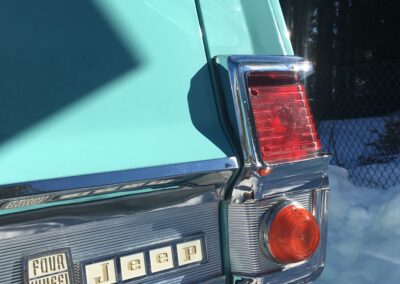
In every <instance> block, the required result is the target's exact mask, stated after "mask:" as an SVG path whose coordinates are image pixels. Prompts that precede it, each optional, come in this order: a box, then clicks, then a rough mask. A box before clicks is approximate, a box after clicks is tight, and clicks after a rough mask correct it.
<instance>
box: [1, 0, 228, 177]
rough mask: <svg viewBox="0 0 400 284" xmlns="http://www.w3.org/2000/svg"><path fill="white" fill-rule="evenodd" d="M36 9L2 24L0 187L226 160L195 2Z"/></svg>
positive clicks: (106, 1) (106, 2) (122, 0)
mask: <svg viewBox="0 0 400 284" xmlns="http://www.w3.org/2000/svg"><path fill="white" fill-rule="evenodd" d="M10 2H13V1H10ZM41 3H42V4H40V3H35V4H32V5H28V6H29V9H28V7H27V8H24V5H21V6H20V7H19V8H17V7H6V8H9V9H8V10H7V13H8V14H10V16H9V17H6V16H7V15H6V14H4V17H2V19H1V20H0V23H4V21H6V24H8V26H6V28H7V30H6V31H7V33H6V34H5V35H4V34H2V36H3V38H2V42H3V44H2V47H1V48H0V61H1V62H6V63H7V64H8V65H4V64H2V67H1V68H2V70H3V71H4V70H6V72H5V71H4V73H0V75H2V76H1V77H0V78H2V79H1V80H4V81H3V82H2V83H1V84H0V85H3V87H0V102H2V104H0V184H9V183H17V182H23V181H32V180H40V179H50V178H58V177H66V176H75V175H82V174H90V173H100V172H107V171H116V170H123V169H132V168H140V167H147V166H155V165H162V164H172V163H182V162H188V161H198V160H208V159H215V158H222V157H226V156H230V155H232V150H231V148H230V146H229V144H228V142H227V141H226V138H225V137H224V134H223V131H222V129H221V125H220V122H219V120H218V116H217V110H216V107H215V103H214V97H213V94H212V88H211V82H210V76H209V73H208V70H207V67H206V63H207V60H206V56H205V52H204V46H203V42H202V37H201V31H200V28H199V22H198V17H197V12H196V7H195V3H194V1H188V0H173V1H165V0H147V1H127V0H102V1H100V0H98V1H83V2H80V1H76V2H75V1H64V2H62V3H64V4H60V3H57V4H55V5H54V6H51V5H52V4H49V3H52V1H47V2H46V1H44V2H41ZM43 3H47V4H43ZM67 3H68V4H67ZM11 5H13V4H10V6H11ZM45 5H47V6H46V7H44V6H45ZM49 5H50V6H49ZM74 5H78V6H79V5H85V6H84V7H83V6H82V7H80V6H79V7H77V8H76V7H75V6H74ZM30 6H32V7H30ZM64 6H65V7H64ZM3 8H4V7H3ZM14 8H15V9H14ZM78 8H79V9H78ZM2 10H3V11H4V9H2ZM81 11H85V12H84V14H82V13H83V12H81ZM17 12H18V13H17ZM13 13H14V14H13ZM41 13H43V14H41ZM0 16H1V15H0ZM27 19H28V20H29V21H31V22H30V26H27V27H25V26H23V25H24V21H28V20H27ZM19 21H21V22H19ZM60 21H61V22H60ZM70 25H72V26H70ZM21 26H22V27H23V28H20V27H21ZM61 27H62V29H63V30H61V31H58V30H57V29H60V28H61ZM3 28H4V27H3ZM20 31H25V32H24V33H23V34H19V32H20ZM77 35H79V36H77ZM7 36H9V39H8V40H7V38H6V37H7ZM75 37H76V38H75ZM65 38H67V40H65ZM14 45H15V46H14ZM32 50H33V51H32ZM7 60H8V61H7ZM26 62H28V63H26ZM29 68H30V69H32V70H31V71H29V72H30V73H29V72H27V71H26V70H28V69H29ZM30 69H29V70H30ZM0 72H1V71H0ZM9 74H11V75H9ZM3 75H4V76H3ZM7 76H8V77H7ZM4 78H6V79H4ZM4 86H6V87H4ZM4 88H6V89H4ZM4 113H6V114H4ZM200 118H201V119H200Z"/></svg>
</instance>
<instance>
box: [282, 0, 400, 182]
mask: <svg viewBox="0 0 400 284" xmlns="http://www.w3.org/2000/svg"><path fill="white" fill-rule="evenodd" d="M280 2H281V6H282V10H283V12H284V15H285V19H286V23H287V26H288V29H289V31H290V37H291V41H292V44H293V48H294V51H295V54H296V55H299V56H303V57H305V58H306V59H307V60H309V61H312V62H313V63H314V65H315V71H316V72H315V73H314V74H313V75H312V76H311V77H310V78H309V80H308V82H307V87H308V92H309V97H310V102H311V105H312V107H313V112H314V115H315V117H316V120H317V124H318V128H319V133H320V136H321V141H322V144H323V148H324V150H325V151H327V152H331V153H333V154H334V159H333V161H332V163H333V164H336V165H339V166H342V167H345V168H347V169H348V170H349V173H350V175H351V178H352V180H353V181H354V182H355V183H356V184H361V185H367V186H372V187H381V188H388V187H391V186H393V185H395V184H398V183H400V177H399V176H400V173H399V168H400V159H399V153H400V119H399V111H400V94H399V93H400V81H399V77H400V40H399V35H400V17H399V11H400V2H399V1H389V0H368V1H366V0H334V1H332V0H281V1H280ZM368 166H369V168H368ZM378 168H379V170H378ZM371 175H373V176H371Z"/></svg>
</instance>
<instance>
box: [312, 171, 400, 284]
mask: <svg viewBox="0 0 400 284" xmlns="http://www.w3.org/2000/svg"><path fill="white" fill-rule="evenodd" d="M329 182H330V188H331V191H330V196H329V223H328V248H327V261H326V266H325V269H324V271H323V273H322V275H321V277H320V278H319V279H318V280H317V281H316V282H315V283H363V284H365V283H379V282H380V283H399V282H400V186H396V187H392V188H390V189H389V190H382V189H372V188H364V187H357V186H355V185H353V184H352V183H351V182H350V181H349V180H348V173H347V171H346V170H345V169H342V168H339V167H335V166H331V167H330V168H329Z"/></svg>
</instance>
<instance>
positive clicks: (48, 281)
mask: <svg viewBox="0 0 400 284" xmlns="http://www.w3.org/2000/svg"><path fill="white" fill-rule="evenodd" d="M204 242H205V239H204V236H199V237H197V238H196V237H191V238H185V239H180V240H176V241H173V242H169V243H164V244H159V245H158V246H156V247H147V248H142V249H138V250H135V251H131V252H126V251H125V252H123V253H119V254H118V255H111V256H110V255H109V256H104V257H102V258H101V259H95V260H83V261H80V263H81V279H82V283H84V284H115V283H125V282H126V281H131V280H136V279H141V278H142V277H146V276H150V275H153V274H156V273H162V272H164V271H170V270H173V269H178V268H182V267H186V266H187V265H191V264H199V263H204V262H205V261H206V259H207V257H206V253H205V243H204ZM72 265H73V263H72V258H71V252H70V250H69V249H58V250H52V251H47V252H42V253H38V254H33V255H29V256H27V257H25V258H24V273H25V275H24V279H25V284H74V274H73V268H72Z"/></svg>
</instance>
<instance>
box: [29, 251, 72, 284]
mask: <svg viewBox="0 0 400 284" xmlns="http://www.w3.org/2000/svg"><path fill="white" fill-rule="evenodd" d="M24 273H25V275H24V278H25V283H26V284H73V283H74V280H73V272H72V262H71V252H70V250H69V249H59V250H53V251H47V252H44V253H39V254H34V255H29V256H27V257H25V259H24Z"/></svg>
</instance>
